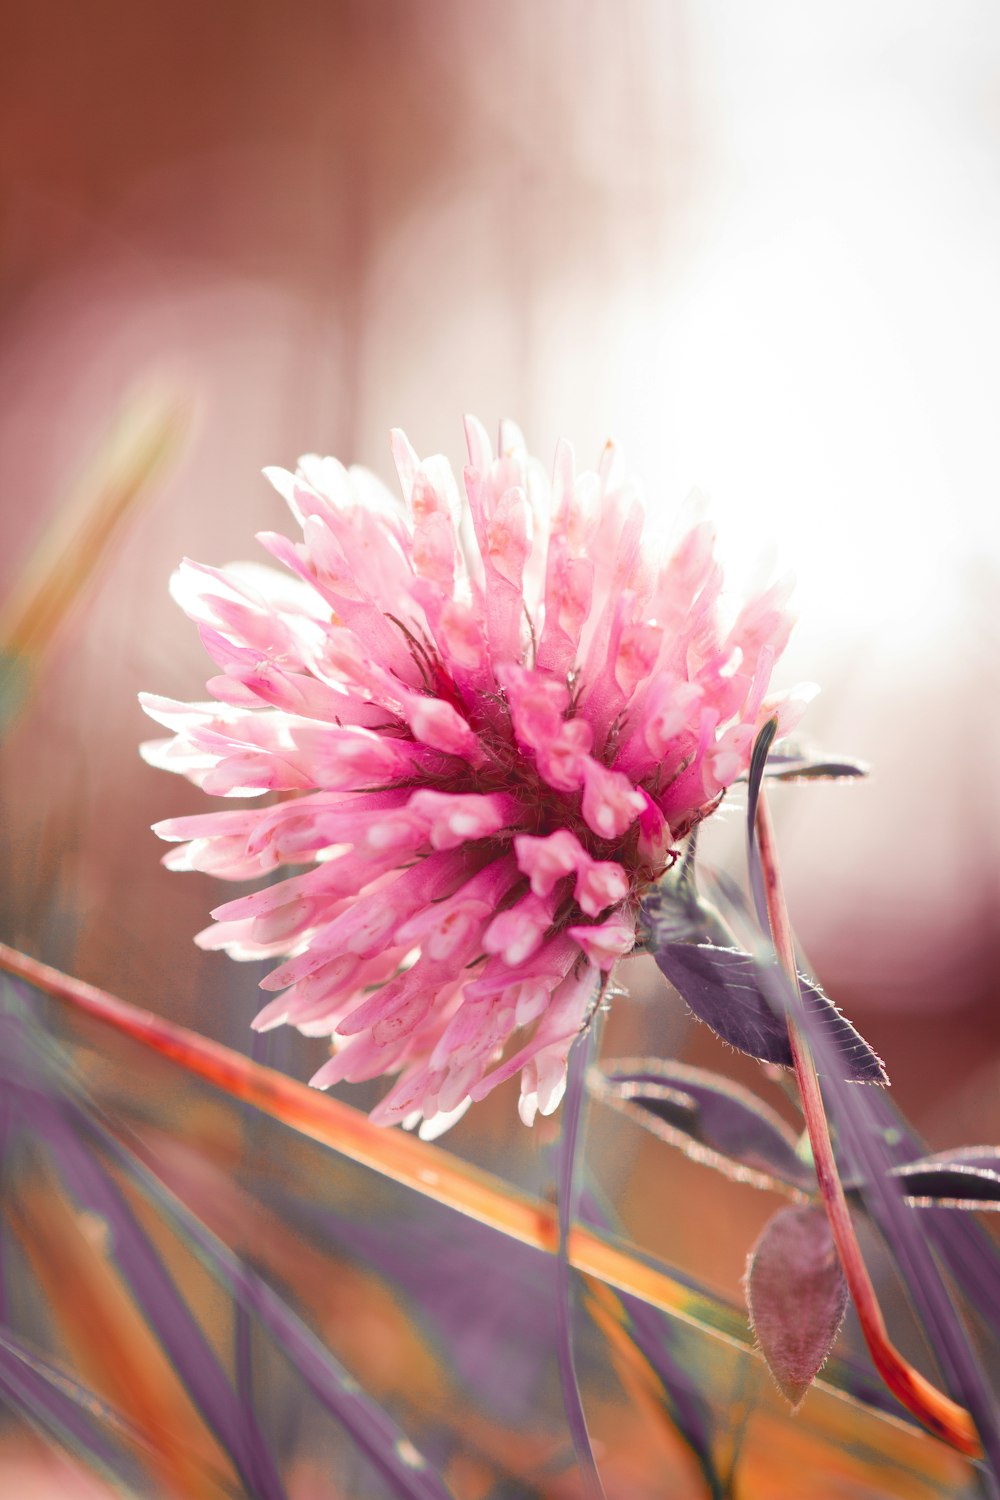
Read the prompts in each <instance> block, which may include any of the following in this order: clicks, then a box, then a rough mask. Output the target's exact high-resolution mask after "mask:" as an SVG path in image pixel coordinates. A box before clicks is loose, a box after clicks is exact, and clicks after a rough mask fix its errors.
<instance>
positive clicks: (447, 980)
mask: <svg viewBox="0 0 1000 1500" xmlns="http://www.w3.org/2000/svg"><path fill="white" fill-rule="evenodd" d="M466 434H467V439H468V448H469V463H468V466H467V467H466V468H465V471H464V475H463V485H462V486H461V487H460V486H459V484H458V483H457V482H456V480H455V477H454V475H453V472H452V470H451V468H450V467H449V465H448V463H447V462H446V460H445V459H443V458H441V457H437V456H435V457H430V458H426V459H424V460H421V459H419V458H418V457H417V454H416V453H415V452H414V450H413V448H412V447H411V446H410V444H409V442H408V441H407V439H406V438H405V436H404V435H403V434H402V433H401V432H398V431H397V432H394V433H393V435H392V451H393V456H394V458H395V463H396V468H397V471H398V474H399V480H400V485H401V489H402V503H400V502H399V501H398V500H397V499H396V498H395V497H394V496H393V495H391V494H390V493H389V492H388V491H387V490H386V489H384V488H383V487H382V485H381V484H380V483H379V482H378V481H377V480H376V479H375V478H374V477H373V476H372V475H371V474H369V473H367V472H366V471H364V470H361V469H350V470H347V469H345V468H343V467H342V466H341V465H340V464H339V463H337V462H336V461H335V460H333V459H330V458H322V459H321V458H317V457H315V456H308V457H305V458H303V459H302V460H301V461H300V464H299V467H298V469H297V471H296V473H295V474H290V473H287V472H286V471H284V470H280V469H276V470H269V471H268V475H269V477H270V479H271V481H272V482H273V484H274V485H275V487H276V488H277V489H278V490H279V492H280V493H281V494H282V495H283V496H284V498H285V500H286V501H287V502H288V505H289V506H290V508H291V510H292V513H293V515H294V517H295V519H296V521H297V522H298V524H299V526H300V527H301V532H302V540H301V541H297V542H293V541H290V540H288V539H287V538H285V537H284V536H280V535H275V534H272V533H263V534H262V535H261V536H260V538H259V540H260V541H261V542H262V543H263V545H264V547H265V548H266V549H267V550H268V551H269V552H270V553H271V554H272V555H273V556H274V557H275V558H276V559H277V560H278V561H279V562H280V563H282V564H284V566H285V567H286V568H287V569H288V570H289V573H290V575H291V576H289V575H288V574H285V573H279V572H278V571H277V570H275V569H271V568H265V567H252V566H250V565H236V566H232V567H229V568H226V569H222V570H218V569H215V568H210V567H206V566H204V565H202V564H198V563H192V562H186V563H184V564H183V565H182V567H181V568H180V570H179V571H178V572H177V574H176V575H175V576H174V579H173V582H172V590H173V593H174V595H175V597H176V599H177V600H178V602H179V603H180V604H181V606H182V608H183V609H184V610H185V611H186V612H187V614H188V615H189V616H190V617H191V618H192V619H193V620H194V621H195V622H196V623H197V625H198V628H199V631H200V633H201V637H202V640H203V641H204V644H205V647H206V649H207V651H208V653H209V655H210V656H211V658H212V660H213V661H214V663H215V665H216V667H217V669H218V672H217V675H215V676H213V677H212V678H211V679H210V681H209V682H208V691H209V693H210V694H211V697H212V701H210V702H205V703H177V702H173V701H171V700H166V699H163V698H158V697H153V696H144V699H143V703H144V707H145V708H146V710H147V712H148V713H149V714H150V715H151V716H152V717H153V718H154V719H157V720H158V721H159V722H160V723H162V724H164V725H165V726H166V727H167V728H168V729H170V730H171V731H172V738H170V739H167V740H158V741H154V742H152V743H151V744H148V745H146V746H144V747H143V749H144V754H145V756H146V759H147V760H149V761H150V762H151V763H152V764H154V765H157V766H161V767H163V768H165V769H168V770H172V771H177V772H179V773H181V774H183V775H185V776H187V777H188V778H189V779H190V780H191V781H193V782H194V783H195V784H196V785H198V786H200V787H202V788H203V789H204V790H205V791H206V792H209V793H212V794H214V795H217V796H223V797H233V798H249V797H260V796H263V795H264V794H267V793H271V794H277V799H276V800H273V799H269V801H268V803H267V804H266V805H262V806H257V807H239V808H236V809H235V810H231V811H217V812H209V813H203V814H198V815H195V816H192V817H181V818H173V819H170V820H168V821H167V822H164V823H159V824H157V825H156V831H157V833H159V834H160V836H161V837H163V838H165V839H168V840H173V841H177V842H179V844H180V847H179V848H178V849H176V850H173V851H171V853H170V854H169V855H168V856H167V858H166V861H165V863H167V864H168V865H169V866H170V867H171V868H173V869H198V870H203V871H208V872H210V873H211V874H214V875H218V876H221V877H223V878H225V879H228V880H237V881H242V880H249V879H253V878H255V877H259V876H264V875H267V874H269V873H270V872H271V871H274V870H276V869H278V868H279V867H282V866H302V865H307V866H309V868H307V869H305V870H304V871H299V872H298V873H293V874H291V875H289V876H288V877H287V878H285V879H282V880H279V881H278V882H277V883H275V884H271V885H268V886H266V887H265V888H264V889H259V890H256V891H253V892H252V893H251V894H249V895H242V896H239V897H237V899H236V900H233V901H228V902H226V903H225V904H224V905H223V906H220V907H219V908H217V909H216V910H215V911H214V912H213V917H214V918H215V925H214V926H212V927H211V928H209V929H208V930H207V931H206V932H204V933H202V934H200V936H199V938H198V939H197V941H198V942H199V943H200V944H201V945H202V946H203V947H205V948H213V949H215V948H221V949H225V950H227V951H228V952H229V953H230V954H231V955H232V956H233V957H236V958H252V959H258V958H264V957H270V956H280V957H282V959H283V961H282V962H281V963H280V964H279V965H278V967H277V968H276V969H275V970H274V971H273V972H272V973H271V974H270V975H269V976H268V978H266V979H265V980H264V982H263V987H264V988H265V989H266V990H268V991H273V992H275V993H274V998H272V999H271V1000H270V1002H269V1003H268V1004H267V1005H265V1006H264V1009H263V1010H262V1011H261V1012H260V1014H259V1015H258V1016H257V1018H256V1020H255V1022H254V1025H255V1026H256V1027H257V1028H258V1029H261V1030H264V1029H266V1028H268V1027H271V1026H275V1025H278V1024H280V1023H282V1022H288V1023H290V1024H291V1025H294V1026H296V1027H298V1028H299V1030H300V1031H302V1032H305V1033H306V1034H309V1035H323V1036H330V1037H331V1039H332V1055H331V1057H330V1059H329V1061H327V1062H326V1063H325V1064H324V1065H323V1066H322V1067H321V1068H320V1070H319V1072H318V1073H317V1074H316V1076H315V1078H314V1079H313V1082H314V1083H315V1084H317V1085H318V1086H321V1087H325V1086H327V1085H330V1084H333V1083H335V1082H337V1081H338V1080H352V1081H357V1080H361V1079H370V1078H375V1077H378V1076H381V1075H384V1074H389V1075H396V1076H395V1082H394V1083H393V1085H392V1087H391V1088H390V1089H389V1091H388V1093H387V1094H386V1095H385V1097H384V1098H383V1099H382V1101H381V1102H380V1103H379V1104H378V1105H377V1107H376V1109H375V1110H374V1111H373V1119H376V1120H377V1121H379V1122H381V1123H386V1124H388V1123H392V1122H395V1121H403V1122H405V1123H407V1124H411V1123H412V1124H415V1123H416V1122H417V1121H419V1120H421V1119H422V1120H423V1124H422V1126H421V1133H422V1134H423V1135H424V1136H425V1138H429V1137H431V1136H433V1135H435V1134H438V1133H439V1132H440V1130H442V1129H444V1128H446V1127H447V1125H449V1124H450V1123H451V1122H452V1121H453V1120H454V1119H455V1118H457V1116H458V1115H459V1114H460V1113H462V1112H463V1111H464V1110H465V1109H466V1108H467V1107H468V1105H469V1104H470V1102H471V1101H473V1100H477V1099H481V1098H483V1096H484V1095H486V1094H487V1093H489V1091H490V1090H491V1089H493V1088H494V1087H495V1086H496V1085H497V1084H498V1083H500V1082H501V1081H502V1080H504V1079H507V1078H510V1077H512V1076H513V1075H514V1074H520V1080H521V1101H520V1112H521V1116H522V1118H523V1119H524V1120H525V1122H526V1123H529V1124H530V1123H531V1122H532V1120H533V1119H534V1117H535V1114H536V1112H537V1111H541V1112H542V1113H543V1114H548V1113H550V1112H551V1111H552V1110H553V1109H555V1108H556V1106H557V1105H558V1103H559V1100H560V1098H561V1096H562V1092H563V1089H564V1087H565V1078H566V1061H567V1055H568V1051H569V1048H570V1046H571V1044H572V1042H573V1040H574V1039H575V1037H576V1036H577V1034H578V1033H579V1032H580V1030H581V1028H582V1027H584V1026H585V1025H586V1023H587V1020H588V1017H589V1014H590V1011H591V1009H592V1007H593V1004H594V1001H595V996H596V995H597V994H598V993H599V992H600V988H601V985H602V983H603V982H604V980H605V978H606V976H607V975H608V973H609V971H610V970H611V969H612V967H613V966H614V964H615V962H616V961H617V960H618V959H619V958H621V957H623V956H624V955H625V954H627V953H628V952H629V951H630V950H631V949H632V948H633V946H634V944H635V941H636V922H637V913H638V908H639V902H640V899H641V897H642V894H643V892H644V891H645V890H646V889H647V888H648V887H649V886H650V885H651V884H652V883H654V882H655V881H657V880H658V879H659V878H660V877H661V876H662V875H663V873H664V871H665V870H666V869H667V868H668V867H669V866H670V864H671V863H672V862H673V860H674V859H675V858H676V855H677V850H678V845H679V843H680V841H681V840H683V839H684V838H685V836H686V835H687V834H688V833H689V832H690V831H691V830H692V828H693V827H694V826H695V825H696V824H697V823H698V822H699V821H700V820H701V819H703V818H704V817H705V816H706V815H707V814H708V813H710V812H712V811H713V810H714V808H715V807H716V806H717V805H718V803H719V801H720V799H721V798H722V796H723V793H724V792H725V790H726V788H727V787H728V786H729V785H730V784H731V783H732V782H733V781H734V780H735V779H736V778H737V777H739V776H740V775H741V774H743V773H744V772H745V771H746V769H747V767H748V764H749V759H750V752H751V748H752V745H753V741H754V738H755V736H756V734H757V732H758V730H759V729H760V728H761V726H762V725H763V724H764V723H765V722H766V721H767V719H769V718H771V717H775V716H776V717H777V718H778V721H779V728H780V729H781V730H782V731H784V730H786V729H788V728H789V727H791V724H792V723H793V722H794V720H795V718H796V717H797V716H798V713H799V712H800V710H801V707H802V701H801V699H798V698H796V697H795V696H785V697H781V698H773V697H768V696H767V693H768V684H769V679H770V676H771V671H772V667H773V665H774V662H775V660H776V658H777V656H778V655H779V653H780V652H781V651H782V649H783V648H784V646H785V643H786V640H787V638H788V634H789V630H790V627H791V619H790V616H789V614H788V612H787V610H786V607H785V603H786V594H787V588H786V586H784V585H782V584H778V585H775V586H772V587H770V588H768V589H767V590H766V591H763V592H760V593H758V594H757V595H755V596H754V597H752V598H750V599H749V600H748V601H747V602H746V603H744V604H743V606H742V608H741V609H740V610H739V612H738V613H737V614H736V615H735V618H734V619H732V621H731V623H729V624H728V625H725V626H724V625H722V624H721V623H720V616H721V611H720V608H719V595H720V590H721V586H722V573H721V569H720V567H719V564H718V562H717V561H716V559H715V556H714V550H713V548H714V538H713V532H712V528H711V526H710V524H709V523H708V522H707V521H705V520H699V519H697V518H694V520H693V521H692V523H691V524H690V525H689V526H688V527H687V529H685V530H683V531H682V533H681V535H680V540H679V541H678V542H677V543H676V545H674V546H673V547H672V548H665V547H664V548H661V549H659V550H657V549H656V548H654V547H653V546H652V544H651V541H650V537H649V535H648V528H647V527H646V516H645V511H644V507H643V503H642V500H641V498H640V495H639V493H638V490H637V488H636V486H635V484H634V483H633V482H632V481H631V480H630V479H629V477H628V476H627V475H626V474H625V473H624V471H623V468H622V465H621V462H620V459H619V457H618V454H617V452H616V450H615V449H614V448H613V447H612V446H611V445H610V444H609V445H608V446H607V447H606V448H605V450H604V452H603V454H602V457H601V461H600V465H599V467H598V469H597V471H596V472H586V473H577V472H576V471H575V468H574V460H573V454H572V450H571V449H570V447H569V446H568V444H566V443H561V444H560V445H559V447H558V449H557V452H556V456H555V463H554V468H553V472H552V475H551V478H549V476H548V475H547V474H546V472H545V471H544V469H543V467H542V466H541V465H540V464H539V463H538V462H537V461H536V460H534V459H532V458H531V457H529V455H528V454H527V452H526V450H525V446H524V442H523V440H522V438H521V435H520V433H519V432H518V430H517V428H516V427H514V426H513V425H511V424H507V423H505V424H503V426H502V427H501V432H500V443H499V453H498V454H497V455H496V456H494V454H493V452H492V450H491V445H490V442H489V439H488V438H487V435H486V433H485V431H484V430H483V428H482V427H481V426H480V424H479V423H478V422H476V421H475V420H472V419H470V420H469V421H468V422H467V424H466Z"/></svg>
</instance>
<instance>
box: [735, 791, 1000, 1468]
mask: <svg viewBox="0 0 1000 1500" xmlns="http://www.w3.org/2000/svg"><path fill="white" fill-rule="evenodd" d="M757 835H758V838H759V841H760V857H761V865H762V867H763V872H764V886H765V893H766V896H767V914H768V917H769V919H770V923H771V931H772V933H773V936H774V944H775V947H776V949H777V952H778V957H779V959H780V960H781V963H782V966H783V968H784V970H785V972H786V974H787V975H788V977H789V979H790V980H791V981H792V983H793V985H794V987H795V991H796V994H798V993H799V987H798V985H799V982H798V970H797V968H796V964H795V948H794V944H793V942H792V929H791V926H790V924H789V920H788V910H787V908H786V906H785V897H784V892H783V890H782V886H781V876H780V874H779V871H778V858H777V850H776V846H775V838H774V827H773V824H772V822H771V814H770V811H769V809H768V806H767V799H766V796H765V792H764V788H763V786H762V787H761V789H760V796H759V800H758V802H757ZM788 1037H789V1041H790V1042H791V1048H792V1061H793V1063H794V1066H795V1077H796V1080H797V1082H798V1086H799V1094H800V1095H801V1098H802V1111H803V1114H804V1116H805V1122H806V1129H807V1130H808V1132H809V1144H810V1146H811V1147H812V1154H813V1162H814V1164H815V1167H816V1177H817V1180H818V1182H819V1191H820V1196H821V1197H822V1200H823V1207H824V1208H825V1209H826V1216H827V1218H828V1219H829V1221H830V1229H831V1231H832V1233H833V1240H834V1244H835V1245H836V1247H837V1253H838V1255H839V1256H840V1264H841V1266H842V1267H843V1271H844V1278H845V1280H846V1282H847V1285H848V1289H849V1291H850V1293H851V1298H852V1300H853V1302H854V1307H855V1310H856V1311H857V1315H858V1322H859V1323H860V1325H861V1331H862V1333H863V1334H864V1338H865V1343H866V1344H867V1345H868V1351H869V1353H870V1354H871V1357H872V1361H873V1362H874V1364H875V1368H876V1369H877V1370H878V1372H879V1374H880V1375H881V1376H882V1379H883V1380H884V1381H885V1383H886V1385H887V1386H888V1387H889V1389H890V1390H891V1391H892V1393H893V1395H894V1396H895V1397H896V1398H897V1399H898V1400H899V1401H900V1402H902V1404H903V1406H905V1407H906V1408H907V1410H908V1411H911V1412H912V1413H913V1415H914V1416H915V1417H917V1418H918V1419H919V1420H920V1421H921V1422H923V1424H924V1426H925V1427H928V1428H929V1429H930V1431H931V1432H933V1433H935V1434H936V1435H937V1436H938V1437H941V1438H944V1440H945V1441H946V1442H948V1443H951V1444H952V1446H953V1447H955V1448H957V1449H958V1450H959V1452H961V1453H965V1454H968V1455H969V1456H970V1457H971V1458H977V1457H979V1456H980V1455H981V1453H982V1445H981V1444H980V1441H979V1434H978V1433H977V1431H976V1427H975V1423H974V1422H973V1420H972V1418H971V1417H970V1415H969V1413H968V1412H967V1411H966V1410H965V1408H964V1407H962V1406H959V1405H958V1403H957V1402H955V1401H952V1400H951V1398H950V1397H949V1396H946V1395H944V1393H943V1392H942V1391H939V1390H938V1389H937V1387H936V1386H934V1385H932V1384H931V1382H930V1381H929V1380H927V1379H926V1378H925V1377H924V1376H923V1375H921V1373H920V1371H919V1370H915V1369H914V1368H913V1366H912V1365H911V1364H910V1363H909V1361H908V1360H906V1359H904V1358H903V1356H902V1354H900V1352H899V1350H898V1349H897V1348H896V1347H895V1345H894V1344H893V1343H892V1342H891V1340H890V1338H889V1334H888V1331H887V1330H886V1326H885V1320H884V1318H883V1317H882V1309H881V1308H880V1307H879V1304H878V1298H877V1296H876V1295H875V1288H874V1286H873V1285H872V1279H871V1277H870V1276H869V1274H868V1267H867V1266H866V1265H865V1262H864V1259H863V1257H862V1254H861V1247H860V1246H859V1244H858V1240H857V1236H856V1235H855V1233H854V1224H853V1222H852V1220H851V1211H850V1209H849V1207H848V1204H847V1198H846V1196H845V1193H844V1185H843V1183H842V1182H841V1180H840V1173H839V1172H838V1170H837V1162H836V1159H835V1157H834V1153H833V1142H832V1140H831V1139H830V1126H829V1122H828V1120H827V1117H826V1109H825V1107H824V1104H823V1095H822V1092H821V1091H820V1086H819V1079H818V1077H817V1076H816V1067H815V1064H814V1063H813V1060H812V1055H811V1054H810V1052H809V1048H808V1045H807V1044H806V1041H805V1039H804V1037H803V1036H802V1033H801V1031H800V1029H799V1026H798V1024H797V1022H796V1020H795V1018H794V1017H793V1016H791V1015H790V1016H789V1017H788Z"/></svg>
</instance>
